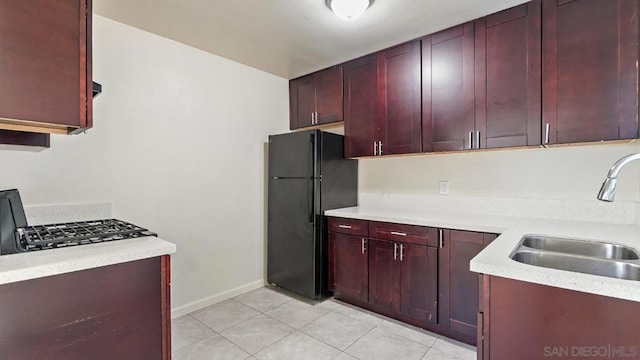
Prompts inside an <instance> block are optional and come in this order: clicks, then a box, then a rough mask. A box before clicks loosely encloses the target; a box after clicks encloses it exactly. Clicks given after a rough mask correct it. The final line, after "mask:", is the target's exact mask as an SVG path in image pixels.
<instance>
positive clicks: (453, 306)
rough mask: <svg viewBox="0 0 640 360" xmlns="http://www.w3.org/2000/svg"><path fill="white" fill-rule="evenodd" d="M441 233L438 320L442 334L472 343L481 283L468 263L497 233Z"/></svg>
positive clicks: (474, 336)
mask: <svg viewBox="0 0 640 360" xmlns="http://www.w3.org/2000/svg"><path fill="white" fill-rule="evenodd" d="M440 234H441V235H440V236H441V238H442V242H441V246H442V247H441V248H440V257H439V260H440V261H439V269H438V275H439V281H440V286H439V299H440V307H439V321H438V323H439V325H440V328H441V329H442V331H443V332H444V333H445V334H447V335H449V336H451V337H453V338H456V339H459V340H461V341H464V342H466V343H470V344H475V343H476V336H477V335H476V334H477V315H478V297H479V293H478V289H479V286H480V284H479V281H478V275H477V274H476V273H472V272H471V271H469V262H470V261H471V259H473V258H474V257H475V256H476V255H478V253H479V252H480V251H482V249H484V248H485V246H487V245H489V243H490V242H491V241H493V240H494V239H495V238H496V237H497V235H495V234H485V233H477V232H470V231H458V230H440Z"/></svg>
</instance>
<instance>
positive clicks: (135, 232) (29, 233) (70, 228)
mask: <svg viewBox="0 0 640 360" xmlns="http://www.w3.org/2000/svg"><path fill="white" fill-rule="evenodd" d="M144 236H157V234H156V233H153V232H151V231H149V230H147V229H145V228H142V227H139V226H137V225H134V224H130V223H128V222H124V221H122V220H117V219H105V220H92V221H78V222H69V223H60V224H49V225H38V226H25V227H21V228H18V229H16V240H17V242H18V243H19V246H20V247H21V248H22V249H21V250H22V251H36V250H46V249H55V248H62V247H68V246H75V245H85V244H93V243H99V242H106V241H114V240H122V239H131V238H138V237H144Z"/></svg>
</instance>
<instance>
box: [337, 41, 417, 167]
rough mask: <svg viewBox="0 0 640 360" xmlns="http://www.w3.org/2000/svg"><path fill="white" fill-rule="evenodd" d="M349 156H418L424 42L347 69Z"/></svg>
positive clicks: (352, 63)
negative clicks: (421, 63)
mask: <svg viewBox="0 0 640 360" xmlns="http://www.w3.org/2000/svg"><path fill="white" fill-rule="evenodd" d="M344 94H345V106H344V109H345V135H346V139H347V141H346V151H345V152H346V156H347V157H358V156H380V155H392V154H408V153H419V152H420V151H421V149H422V145H421V112H420V106H421V105H420V42H419V41H413V42H410V43H406V44H402V45H399V46H396V47H393V48H390V49H387V50H383V51H380V52H378V53H376V54H373V55H369V56H365V57H363V58H359V59H356V60H353V61H350V62H348V63H346V64H344Z"/></svg>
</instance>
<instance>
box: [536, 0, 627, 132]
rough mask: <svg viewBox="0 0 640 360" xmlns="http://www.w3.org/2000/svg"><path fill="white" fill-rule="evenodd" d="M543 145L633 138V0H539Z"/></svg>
mask: <svg viewBox="0 0 640 360" xmlns="http://www.w3.org/2000/svg"><path fill="white" fill-rule="evenodd" d="M542 30H543V39H542V44H543V45H542V46H543V54H544V60H543V69H544V73H543V92H542V94H543V102H542V103H543V143H544V144H560V143H577V142H591V141H600V140H617V139H632V138H637V137H638V68H637V64H638V1H636V0H610V1H601V0H573V1H570V0H545V1H544V2H543V8H542Z"/></svg>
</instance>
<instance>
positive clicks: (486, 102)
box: [474, 1, 542, 149]
mask: <svg viewBox="0 0 640 360" xmlns="http://www.w3.org/2000/svg"><path fill="white" fill-rule="evenodd" d="M541 8H542V5H541V3H540V1H532V2H529V3H527V4H524V5H520V6H517V7H514V8H511V9H508V10H505V11H502V12H499V13H496V14H493V15H489V16H487V17H485V18H482V19H478V20H476V21H475V89H476V90H475V124H476V134H475V135H476V136H475V138H474V140H475V142H474V147H475V148H481V149H484V148H501V147H509V146H528V145H540V141H541V130H540V129H541V128H540V126H541V123H542V120H541V119H542V98H541V96H542V95H541V91H542V89H541V88H542V52H541V36H542V30H541Z"/></svg>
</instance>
